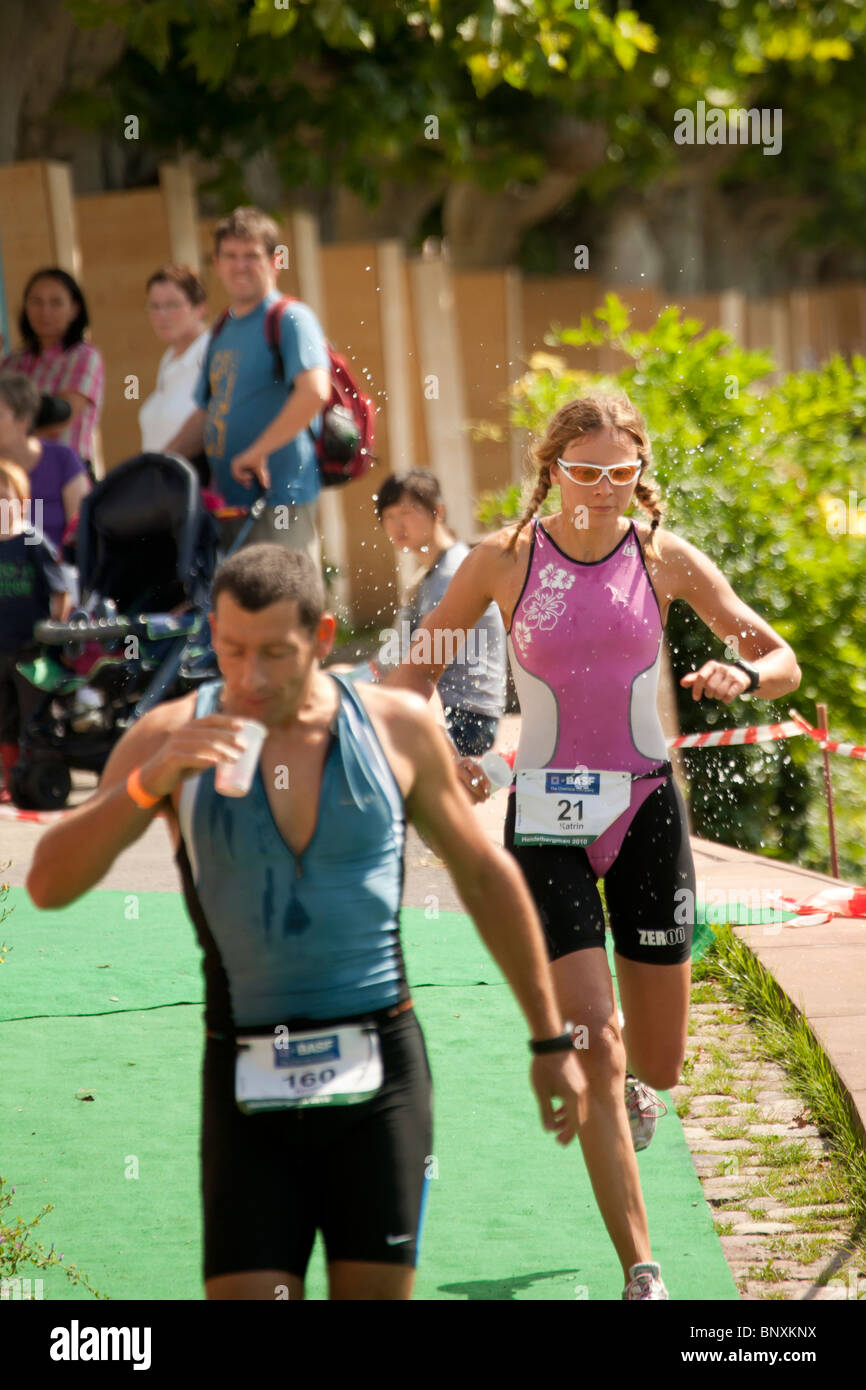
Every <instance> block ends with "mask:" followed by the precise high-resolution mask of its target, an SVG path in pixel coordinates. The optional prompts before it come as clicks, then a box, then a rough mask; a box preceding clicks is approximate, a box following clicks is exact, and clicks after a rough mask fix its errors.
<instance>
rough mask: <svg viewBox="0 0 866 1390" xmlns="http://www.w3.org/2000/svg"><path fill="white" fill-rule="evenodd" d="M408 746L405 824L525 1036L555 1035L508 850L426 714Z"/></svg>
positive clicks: (534, 934) (547, 989)
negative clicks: (469, 925) (447, 877)
mask: <svg viewBox="0 0 866 1390" xmlns="http://www.w3.org/2000/svg"><path fill="white" fill-rule="evenodd" d="M418 718H419V719H420V720H421V721H422V722H423V725H424V726H425V727H424V730H423V737H418V736H417V734H416V736H415V737H414V738H413V741H412V747H413V754H414V759H415V763H416V777H415V784H414V786H413V788H412V791H411V793H410V795H409V798H408V800H407V811H408V813H409V815H410V816H411V819H412V821H413V823H414V824H415V825H416V827H417V828H418V830H419V831H420V832H421V834H422V835H423V836H424V838H425V839H426V840H427V841H428V842H429V843H430V845H431V846H432V848H433V849H434V851H435V852H436V853H437V854H438V855H439V856H440V857H441V858H442V859H443V860H444V861H445V863H446V864H447V866H448V869H449V871H450V873H451V876H452V878H453V880H454V884H455V886H456V888H457V891H458V893H459V894H460V897H461V899H462V901H463V902H464V904H465V905H466V909H467V911H468V912H469V913H470V915H471V917H472V919H473V921H474V922H475V925H476V927H477V928H478V932H479V934H480V936H481V938H482V940H483V941H484V944H485V945H486V947H487V949H488V950H489V952H490V954H491V955H492V956H493V959H494V960H495V961H496V963H497V965H498V966H499V967H500V969H501V970H502V973H503V975H504V976H505V978H506V979H507V981H508V983H509V985H510V986H511V988H512V990H513V992H514V995H515V998H516V999H517V1002H518V1004H519V1005H520V1007H521V1009H522V1010H523V1013H524V1016H525V1018H526V1021H527V1024H528V1025H529V1029H530V1033H531V1036H532V1037H534V1038H550V1037H553V1036H555V1035H556V1034H557V1033H559V1032H561V1029H562V1015H561V1014H560V1012H559V1009H558V1006H557V1003H556V998H555V995H554V991H553V986H552V983H551V979H550V970H549V966H548V961H547V952H546V950H545V946H544V938H543V936H542V932H541V927H540V925H539V921H538V916H537V913H536V910H535V905H534V903H533V901H532V897H531V896H530V893H529V889H528V888H527V886H526V882H525V880H524V878H523V875H522V874H521V872H520V870H519V868H518V867H517V865H516V863H515V862H514V860H513V859H512V857H511V856H510V855H509V854H506V852H505V851H504V850H502V849H499V848H497V847H496V846H495V845H492V844H490V842H489V841H488V840H487V838H486V837H485V835H484V833H483V831H482V830H481V827H480V825H479V824H478V821H477V820H476V818H475V815H474V813H473V811H472V809H471V807H470V805H469V803H468V801H467V800H466V796H465V795H464V793H463V791H462V789H461V787H460V783H459V781H458V779H457V774H456V771H455V768H454V762H453V759H452V757H451V755H450V753H449V750H448V745H447V741H446V739H445V737H444V735H443V734H442V732H441V730H440V729H438V728H437V727H436V726H435V725H434V724H433V721H432V719H431V718H430V716H429V714H428V713H427V711H422V712H419V715H418Z"/></svg>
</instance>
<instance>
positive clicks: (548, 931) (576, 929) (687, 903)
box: [505, 777, 695, 965]
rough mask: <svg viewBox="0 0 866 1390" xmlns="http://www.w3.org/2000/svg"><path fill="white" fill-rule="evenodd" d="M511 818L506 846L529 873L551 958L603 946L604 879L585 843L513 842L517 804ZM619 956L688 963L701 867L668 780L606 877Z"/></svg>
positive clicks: (512, 807)
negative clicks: (600, 884)
mask: <svg viewBox="0 0 866 1390" xmlns="http://www.w3.org/2000/svg"><path fill="white" fill-rule="evenodd" d="M509 800H510V803H511V804H510V805H509V808H508V814H507V816H506V818H505V848H506V849H507V850H508V851H509V852H510V853H511V854H512V855H513V856H514V858H515V859H516V860H517V862H518V864H519V865H520V867H521V869H522V870H523V876H524V878H525V879H526V882H527V884H528V885H529V891H530V893H531V894H532V897H533V899H534V900H535V906H536V908H537V910H538V915H539V917H540V918H541V923H542V926H543V927H544V934H545V937H546V940H547V949H548V953H549V955H550V959H551V960H558V959H559V957H560V956H567V955H569V954H570V953H571V952H572V951H583V950H586V949H587V947H589V946H602V947H603V946H604V930H605V922H604V909H603V907H602V901H601V896H600V894H599V891H598V886H597V885H598V879H597V878H596V876H595V873H594V872H593V870H592V868H591V867H590V863H589V859H588V857H587V853H586V850H585V849H584V848H583V847H582V846H580V845H564V846H562V848H560V847H559V846H558V845H515V843H514V820H515V815H516V800H515V797H514V796H513V795H512V796H511V797H510V798H509ZM604 894H605V899H606V901H607V910H608V915H609V917H610V929H611V932H612V934H613V941H614V947H615V949H616V951H617V954H618V955H620V956H624V957H625V958H626V960H637V961H645V962H646V963H647V964H648V965H680V964H682V962H683V961H686V960H688V959H689V957H690V955H691V950H692V936H693V934H694V921H695V866H694V861H693V859H692V851H691V845H690V843H689V834H688V822H687V820H686V809H685V805H684V803H683V799H682V796H681V794H680V791H679V788H678V787H677V785H676V783H675V782H674V781H673V779H672V778H670V777H668V778H667V779H666V780H665V781H664V782H663V783H662V785H661V786H660V787H656V789H655V791H654V792H651V793H650V795H649V796H648V797H647V799H646V801H645V802H644V803H643V805H642V806H641V807H640V809H639V810H638V811H637V813H636V814H635V817H634V820H633V821H632V823H631V825H630V826H629V828H628V830H627V831H626V834H625V838H624V839H623V842H622V848H621V850H620V852H619V854H618V855H617V857H616V859H615V860H614V863H613V865H612V866H611V868H610V869H608V871H607V873H606V874H605V877H604Z"/></svg>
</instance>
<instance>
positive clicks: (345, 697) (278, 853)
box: [177, 676, 409, 1032]
mask: <svg viewBox="0 0 866 1390" xmlns="http://www.w3.org/2000/svg"><path fill="white" fill-rule="evenodd" d="M332 679H333V680H335V681H336V682H337V684H338V686H339V688H340V707H339V710H338V713H337V715H336V717H335V720H334V723H333V724H332V726H331V741H330V744H329V746H328V751H327V754H326V756H325V764H324V769H323V773H322V786H321V793H320V797H319V815H318V820H317V822H316V827H315V830H314V832H313V838H312V840H311V841H310V844H309V846H308V847H307V848H306V849H305V850H304V852H303V854H302V855H300V856H296V855H294V854H293V853H292V851H291V850H290V849H289V847H288V845H287V844H286V842H285V840H284V839H283V836H282V835H281V834H280V831H279V829H278V828H277V824H276V821H275V820H274V816H273V813H272V811H271V808H270V805H269V804H268V798H267V793H266V791H265V785H264V782H263V780H262V771H261V765H260V766H259V767H258V768H257V769H256V775H255V778H254V780H253V784H252V787H251V788H250V791H249V793H248V794H247V796H245V797H227V796H220V794H219V793H218V792H217V791H216V789H215V787H214V777H215V771H214V769H210V770H208V771H207V772H203V773H201V774H199V776H197V777H191V778H189V779H188V780H187V781H186V782H184V783H183V786H182V790H181V796H180V804H179V809H178V819H179V822H180V831H181V836H182V842H181V846H180V848H179V850H178V854H177V861H178V867H179V869H180V872H181V878H182V881H183V887H184V894H185V897H186V901H187V907H188V909H189V913H190V916H191V917H192V920H193V924H194V926H195V928H196V931H197V934H198V938H199V943H200V945H201V946H202V949H203V951H204V956H205V959H204V970H205V980H206V987H207V994H206V1009H205V1022H206V1026H207V1028H208V1029H209V1030H212V1031H217V1032H231V1030H232V1028H233V1027H237V1028H244V1027H253V1026H262V1027H268V1026H270V1025H275V1024H276V1023H280V1022H289V1021H291V1022H293V1023H294V1022H298V1021H304V1020H315V1021H318V1020H328V1021H329V1022H330V1021H335V1020H338V1019H341V1018H352V1017H356V1016H358V1015H361V1014H364V1013H372V1012H375V1011H377V1010H380V1009H385V1008H389V1007H390V1006H392V1005H394V1004H396V1003H398V1002H402V1001H403V1000H404V999H406V998H408V995H409V991H408V987H407V985H406V976H405V970H404V967H403V956H402V951H401V948H400V939H399V911H400V899H401V897H402V892H403V850H404V845H405V836H406V820H405V811H404V806H403V798H402V795H401V793H400V789H399V787H398V785H397V782H396V780H395V777H394V774H393V772H392V771H391V767H390V765H389V763H388V760H387V758H386V757H385V754H384V751H383V749H382V745H381V743H380V742H379V739H378V737H377V735H376V732H375V730H374V728H373V726H372V724H371V723H370V720H369V717H368V715H367V712H366V710H365V709H364V706H363V704H362V702H361V700H360V699H359V697H358V696H357V695H356V694H355V692H354V690H352V688H351V685H350V684H348V683H346V682H344V681H343V680H341V679H340V677H338V676H332ZM222 684H223V683H222V681H209V682H207V683H206V684H205V685H202V687H201V688H200V690H199V692H198V697H197V699H196V706H195V712H196V717H200V716H203V715H206V714H211V713H213V712H215V711H216V710H217V709H218V706H219V696H220V694H221V692H222ZM288 775H289V778H290V779H291V768H289V769H288Z"/></svg>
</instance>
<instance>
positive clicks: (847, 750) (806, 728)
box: [791, 709, 866, 758]
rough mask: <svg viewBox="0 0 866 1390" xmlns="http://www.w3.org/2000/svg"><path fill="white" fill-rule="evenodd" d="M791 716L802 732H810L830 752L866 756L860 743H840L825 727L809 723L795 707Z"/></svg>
mask: <svg viewBox="0 0 866 1390" xmlns="http://www.w3.org/2000/svg"><path fill="white" fill-rule="evenodd" d="M791 717H792V719H794V720H795V721H796V723H797V725H798V726H799V728H800V731H801V733H804V734H808V735H809V737H810V738H813V739H814V740H815V742H816V743H819V744H820V745H821V747H822V748H825V749H826V750H827V752H828V753H841V754H842V756H843V757H844V758H866V748H864V747H863V746H862V745H861V744H859V743H839V742H838V741H837V740H836V739H834V738H830V737H829V735H828V734H827V732H826V731H825V730H824V729H816V728H815V727H814V725H812V724H809V723H808V722H807V721H806V720H805V719H804V718H803V716H802V714H798V713H797V711H796V710H795V709H792V710H791Z"/></svg>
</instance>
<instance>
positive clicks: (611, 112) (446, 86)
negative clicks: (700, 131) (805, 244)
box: [67, 0, 866, 261]
mask: <svg viewBox="0 0 866 1390" xmlns="http://www.w3.org/2000/svg"><path fill="white" fill-rule="evenodd" d="M67 5H68V8H69V9H70V10H71V12H72V13H73V15H74V16H75V18H76V20H77V22H78V23H79V24H80V25H83V26H99V25H103V24H106V23H111V24H113V25H116V26H119V27H120V28H121V29H122V30H123V32H124V33H125V35H126V39H127V44H128V49H127V53H126V55H125V57H124V58H123V59H122V61H121V63H120V65H119V66H118V68H117V69H116V70H115V73H114V74H113V75H112V79H111V82H110V84H109V85H108V86H106V87H105V88H104V89H101V90H100V91H98V92H94V91H92V90H91V91H89V92H80V93H78V94H77V95H76V96H75V98H74V99H72V98H70V99H68V101H67V110H68V111H69V112H70V114H74V115H75V117H76V118H77V119H80V120H89V121H90V122H92V123H94V124H96V125H98V126H102V127H103V128H104V127H106V126H107V125H110V124H111V123H112V122H113V123H115V128H117V129H119V128H120V120H121V117H122V115H123V114H125V113H126V112H128V111H135V112H136V113H137V114H139V116H140V119H141V122H142V129H143V131H144V132H146V138H147V139H148V140H149V141H150V142H151V143H152V145H153V146H154V148H157V149H159V150H162V151H165V152H166V153H173V152H176V151H177V150H178V149H179V148H185V149H190V150H194V151H196V152H198V153H200V154H202V155H203V156H205V157H206V158H207V159H209V160H211V161H213V167H214V171H215V172H214V179H213V186H214V187H215V188H217V189H218V190H219V192H220V193H221V194H222V196H223V197H224V199H225V201H226V202H231V201H234V200H236V199H237V198H239V197H241V196H243V194H244V187H245V178H246V175H245V167H244V166H245V164H246V162H247V161H249V160H251V159H253V158H254V157H256V158H259V159H260V158H261V157H262V155H265V156H266V157H267V158H268V159H269V160H270V161H272V163H273V166H274V168H275V170H276V172H277V175H278V178H279V180H280V182H281V184H282V186H283V188H285V189H286V190H293V189H298V188H312V189H316V188H323V187H328V186H333V185H339V186H340V187H342V188H345V189H347V190H350V191H351V192H352V193H354V194H355V195H357V196H358V197H359V198H360V199H362V200H365V201H366V202H367V203H368V204H371V205H372V204H375V203H376V201H377V199H382V198H383V196H384V195H385V194H386V192H387V190H388V189H389V188H391V187H393V186H394V185H396V186H397V187H398V188H403V189H409V188H416V189H417V188H419V187H423V189H425V190H427V193H428V197H427V198H426V199H425V198H424V197H423V196H421V197H420V198H419V203H418V221H419V224H420V222H421V220H422V218H423V213H424V212H425V210H426V209H427V208H428V207H429V205H430V201H431V199H432V200H433V201H434V202H435V201H436V200H437V199H438V200H441V202H442V205H443V212H442V218H443V225H444V227H445V230H446V232H449V233H450V235H451V236H452V239H453V238H455V237H456V238H457V239H458V240H459V237H460V227H461V223H462V220H465V218H466V215H467V206H466V204H467V198H468V200H469V209H468V210H469V211H471V212H474V213H476V214H477V215H478V216H481V217H483V210H484V207H485V205H487V206H489V207H490V209H491V211H492V214H493V216H494V217H498V218H499V219H500V223H501V236H500V244H499V254H498V256H497V248H496V246H495V245H494V246H492V247H491V246H489V245H486V246H482V247H481V248H480V250H479V252H478V256H479V258H482V259H483V258H484V257H485V256H486V258H487V260H488V261H493V260H497V259H499V260H507V259H509V258H510V257H511V255H513V252H514V245H515V240H516V244H517V245H519V238H520V235H521V234H522V232H523V230H524V229H525V227H526V226H531V225H534V223H536V222H538V221H542V220H543V219H544V218H545V217H547V216H549V215H550V213H551V212H552V211H553V210H554V209H555V208H557V207H559V206H561V205H562V204H563V203H564V202H566V201H567V200H568V198H569V196H571V195H572V194H573V193H574V192H575V191H576V190H577V189H578V188H581V189H582V190H583V192H584V193H585V195H586V196H588V197H589V198H590V199H592V200H593V201H596V202H600V201H604V200H610V199H615V198H617V197H625V196H633V195H634V194H635V193H636V192H639V191H640V190H642V189H646V188H647V187H648V186H650V185H651V184H653V183H654V182H655V181H658V180H664V181H670V180H677V179H699V180H700V179H713V180H721V181H722V183H723V186H725V187H728V188H736V187H738V186H740V185H744V186H746V187H750V188H752V190H753V192H754V195H755V196H767V194H768V192H769V193H775V194H776V195H777V196H789V197H790V196H793V197H795V198H796V199H797V204H798V210H799V212H800V213H802V215H803V216H805V217H806V219H807V221H806V222H805V223H804V226H803V234H804V236H807V237H811V238H812V239H815V238H817V239H819V240H820V239H823V240H824V241H829V243H830V244H831V245H850V246H852V247H853V246H857V247H859V246H860V244H861V239H862V230H861V229H862V219H863V212H864V210H866V141H864V140H862V139H858V138H857V134H858V131H860V130H861V127H862V122H863V115H862V102H861V100H860V92H859V77H858V70H859V68H860V66H861V65H862V60H863V56H864V31H866V8H864V3H863V0H828V2H827V3H826V4H822V5H820V6H816V5H815V4H814V3H812V0H707V3H704V4H701V5H697V6H692V7H685V8H684V7H682V6H678V5H674V6H672V5H670V4H669V3H667V2H666V0H642V3H640V5H639V8H638V7H636V8H635V9H623V8H620V7H619V6H618V4H617V3H616V0H592V3H590V4H586V5H581V4H580V3H575V0H483V3H478V0H474V3H472V2H470V0H453V3H449V0H354V3H351V4H350V3H344V0H149V3H147V4H141V3H140V0H113V3H110V4H106V3H105V0H67ZM858 60H859V61H858ZM699 100H704V101H705V102H706V103H708V104H709V105H714V106H717V107H722V108H725V109H728V108H747V107H751V106H757V107H768V108H770V109H775V108H779V109H780V110H781V111H782V113H783V124H784V138H783V143H782V149H781V151H780V153H779V154H778V155H777V156H775V157H767V156H766V155H764V154H763V151H762V149H761V147H760V146H756V145H751V146H748V145H741V146H730V145H728V146H722V145H715V146H713V145H692V146H678V145H677V144H676V143H675V142H674V139H673V132H674V125H675V113H676V111H677V110H679V109H681V108H684V107H693V106H694V105H695V103H696V102H697V101H699ZM512 229H513V231H514V235H509V233H510V232H511V231H512ZM494 231H495V228H494ZM459 259H460V257H459V247H458V261H459Z"/></svg>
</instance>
